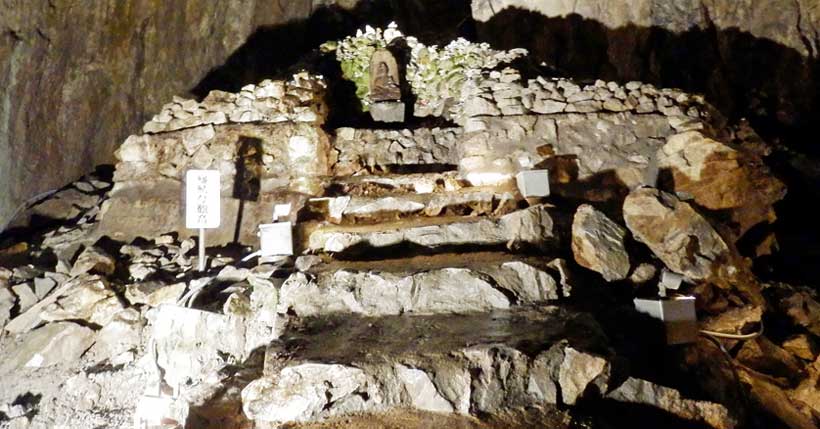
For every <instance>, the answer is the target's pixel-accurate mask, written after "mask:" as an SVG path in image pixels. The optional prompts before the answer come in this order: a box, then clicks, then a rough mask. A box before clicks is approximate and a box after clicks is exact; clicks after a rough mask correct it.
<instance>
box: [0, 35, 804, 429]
mask: <svg viewBox="0 0 820 429" xmlns="http://www.w3.org/2000/svg"><path fill="white" fill-rule="evenodd" d="M385 37H392V38H404V36H402V35H401V34H400V33H398V31H397V30H396V28H395V27H389V28H388V29H387V30H384V31H382V30H375V29H373V28H365V29H364V30H363V31H362V32H361V33H360V34H357V35H356V36H351V38H348V39H345V41H344V42H343V43H342V46H341V48H340V47H338V46H337V52H336V53H337V54H338V55H335V56H334V58H335V60H338V61H342V64H348V63H346V62H345V61H349V60H352V59H351V58H347V59H345V58H344V55H345V54H344V53H345V52H347V53H350V51H349V50H350V49H354V50H355V49H363V50H367V49H369V48H370V47H373V45H374V44H378V43H380V41H382V40H383V39H384V38H385ZM405 40H406V41H407V38H405ZM409 42H410V43H409V45H412V46H413V47H414V48H413V49H415V50H416V51H414V52H411V53H410V59H411V64H410V65H409V66H408V68H411V69H413V71H412V72H408V75H407V76H409V77H410V78H412V79H413V81H412V82H410V85H411V87H412V88H413V91H415V93H414V94H415V95H417V96H418V97H419V98H416V100H415V104H416V106H422V108H421V109H419V110H416V111H414V113H415V114H416V116H420V117H423V118H424V119H419V118H413V119H408V121H407V123H404V124H395V126H390V127H389V128H385V129H371V128H364V127H367V126H368V124H369V123H368V122H363V123H358V124H355V126H356V127H362V128H353V127H351V126H350V125H354V124H345V123H342V124H339V123H335V122H334V123H333V125H332V127H325V126H323V124H325V120H326V119H328V120H330V119H329V118H333V121H337V122H338V121H339V120H340V119H339V116H335V117H334V116H333V114H332V113H333V111H332V109H333V108H334V107H336V108H338V107H339V106H334V105H332V104H328V101H339V100H338V94H336V95H333V94H334V93H333V91H335V90H336V89H337V88H333V87H332V85H331V86H327V85H326V84H327V83H331V84H334V83H335V82H334V81H333V79H335V78H334V77H330V78H329V80H328V81H325V78H324V77H321V76H318V75H316V74H308V73H297V74H296V75H290V76H288V77H287V78H285V79H278V80H267V81H263V82H259V83H258V84H255V85H250V86H247V87H243V88H241V89H239V90H238V91H237V92H236V93H227V92H220V91H214V92H212V93H211V94H209V95H208V96H206V97H205V98H204V99H203V100H202V101H196V100H187V99H182V98H177V99H174V100H172V102H170V103H168V104H166V105H165V106H164V107H163V109H162V110H161V111H160V112H159V113H158V114H157V115H156V116H155V117H154V118H153V119H152V120H151V121H150V122H149V123H148V124H146V126H145V127H144V128H143V130H142V132H143V134H140V135H135V136H132V137H129V138H128V139H127V140H126V141H125V142H124V143H123V144H122V146H121V147H120V150H119V151H118V152H117V157H118V160H119V163H118V164H117V166H116V169H115V170H114V171H113V172H112V171H110V169H109V170H108V171H106V170H104V169H103V170H100V171H98V172H95V174H93V175H89V176H86V177H83V178H81V179H80V180H78V181H77V182H76V183H74V184H72V185H70V186H67V187H66V188H65V189H63V190H60V191H59V192H56V193H54V194H53V195H48V196H45V197H44V199H43V200H41V201H39V202H38V203H36V204H34V205H32V206H31V207H28V208H27V209H26V210H25V211H24V213H23V214H22V216H21V219H29V220H30V223H29V226H28V227H19V228H18V229H14V230H11V231H10V232H8V233H7V234H4V235H2V236H0V243H2V244H0V327H1V328H2V329H3V333H2V335H0V358H2V362H3V363H2V364H0V368H2V370H3V371H0V384H2V385H3V387H4V388H3V389H0V426H2V427H5V426H10V427H101V426H103V427H104V426H115V427H120V426H127V425H133V424H134V422H135V421H136V422H137V424H145V425H152V424H155V425H157V424H160V423H161V422H165V423H167V426H170V427H189V428H193V427H196V428H207V427H214V428H215V427H259V428H263V427H275V426H282V427H323V426H326V427H353V428H356V427H369V426H368V424H371V423H373V422H379V423H375V424H376V425H377V427H380V426H378V425H379V424H381V425H382V426H385V427H390V425H391V424H394V425H397V424H398V425H399V427H414V425H415V427H436V425H438V424H452V425H454V427H543V426H545V425H546V426H549V427H560V428H569V427H630V428H631V427H712V428H719V429H724V428H733V427H744V425H758V426H761V427H779V426H782V425H783V424H785V425H787V426H790V427H814V426H813V425H815V423H816V422H814V421H813V420H812V419H815V417H814V416H815V415H816V412H817V409H818V408H817V403H818V398H817V395H816V394H815V391H816V389H815V387H816V383H817V378H818V373H820V371H818V369H817V362H816V361H817V351H818V350H817V344H818V341H819V340H818V338H819V337H818V335H820V334H818V332H820V329H819V328H818V326H820V325H818V323H817V322H818V321H817V317H816V313H818V311H814V309H815V307H817V308H820V305H818V302H820V300H818V297H817V294H816V291H814V290H813V288H811V287H806V286H792V285H787V284H784V283H778V282H768V283H766V282H764V281H762V279H761V278H760V277H762V276H763V274H762V273H764V272H765V267H766V262H767V259H766V258H765V257H764V256H762V255H764V254H765V252H764V251H763V250H765V249H764V247H767V246H766V245H765V244H766V243H767V240H768V243H769V245H768V247H767V248H768V249H769V252H770V253H771V252H774V251H776V246H775V245H774V244H773V243H772V242H771V240H769V239H767V238H766V237H767V235H766V233H767V232H768V230H767V229H768V228H771V227H772V226H773V225H775V223H774V222H776V216H774V212H773V210H774V209H775V208H776V207H777V204H778V203H777V202H778V201H779V200H780V198H782V195H783V187H782V184H781V183H780V182H779V181H778V179H776V178H774V177H773V176H772V174H771V171H770V170H768V169H765V168H757V164H756V163H758V162H761V160H762V159H763V157H765V156H766V153H765V151H763V150H759V149H760V148H759V145H757V146H756V145H754V144H753V142H751V143H750V141H745V140H743V139H742V138H741V137H738V136H739V133H741V131H742V130H741V131H737V130H736V129H734V128H733V129H726V128H725V124H724V122H723V119H722V118H720V117H719V116H718V115H715V114H714V111H713V110H712V109H711V108H710V107H709V105H708V103H706V102H705V101H704V100H703V99H702V98H701V97H699V96H697V95H692V94H687V93H684V92H682V91H680V90H675V89H665V88H656V87H654V86H652V85H646V84H642V83H639V82H629V83H625V84H622V83H616V82H606V81H603V80H599V81H595V82H592V81H590V82H582V83H581V82H575V81H572V80H569V79H561V78H549V77H544V76H541V77H538V76H535V75H532V74H531V73H525V71H524V70H521V71H519V70H517V69H514V68H512V67H508V66H507V65H509V64H511V63H510V62H509V61H511V60H512V59H514V58H518V57H521V56H522V55H524V53H523V52H522V51H519V50H515V51H496V50H493V49H491V48H489V47H488V46H482V45H476V44H472V43H470V42H468V41H466V40H456V41H454V42H453V43H451V44H449V45H447V46H446V47H444V48H442V49H438V48H434V47H429V46H427V47H424V46H422V45H420V42H418V40H409ZM357 44H360V45H357ZM409 45H408V46H409ZM421 47H424V48H425V49H427V50H426V51H424V53H423V52H421V51H420V49H421ZM325 48H328V47H327V46H325V47H324V48H323V49H325ZM328 49H330V48H328ZM354 53H355V52H354ZM454 53H470V54H471V55H479V56H480V58H478V59H479V60H481V61H478V62H477V63H476V64H478V63H480V64H478V65H470V64H468V62H469V61H467V62H465V60H464V58H469V57H463V58H462V57H459V58H455V57H453V58H449V57H447V56H448V55H452V54H454ZM355 54H356V55H358V54H359V53H355ZM424 55H428V56H433V57H435V56H436V55H444V56H445V57H443V58H445V59H446V60H447V61H450V60H452V63H449V65H448V63H447V61H445V60H442V59H441V58H439V59H438V60H436V61H431V62H427V63H424V64H422V63H421V62H415V63H413V61H420V60H419V59H420V58H423V56H424ZM485 55H486V57H485ZM340 57H341V59H339V58H340ZM356 58H358V56H357V57H356ZM332 59H333V58H331V60H332ZM446 67H454V68H456V69H458V70H459V74H458V75H457V76H455V75H453V76H455V77H453V76H451V78H450V79H442V77H441V76H439V75H436V77H431V79H433V80H434V81H435V82H438V85H439V86H438V87H437V89H436V91H430V90H429V88H427V89H425V88H421V87H419V86H418V83H419V82H418V79H419V77H420V76H423V75H424V73H427V72H431V71H436V70H438V69H441V68H446ZM349 71H350V70H348V72H349ZM413 85H415V86H413ZM326 90H328V91H331V94H328V92H326ZM342 117H345V116H344V115H342ZM371 125H372V124H371ZM727 136H731V137H727ZM747 137H748V136H747ZM727 139H731V141H728V140H727ZM747 140H748V139H747ZM752 140H753V139H752ZM191 168H211V169H216V170H219V172H220V176H221V180H222V186H221V189H220V199H221V202H222V226H221V227H220V228H218V229H214V230H209V231H207V233H206V237H207V240H206V243H207V244H208V245H207V249H206V260H205V261H204V262H205V268H204V271H201V272H200V271H199V270H198V269H197V267H198V266H199V262H200V261H199V256H198V255H197V252H196V250H195V248H196V246H197V244H198V243H197V240H198V238H194V237H193V236H192V235H196V231H192V230H188V229H186V228H184V224H183V223H182V220H181V219H182V218H183V217H182V213H181V210H182V206H183V200H182V199H181V198H180V195H181V194H182V191H183V189H184V186H185V183H184V175H185V171H186V170H188V169H191ZM532 169H547V170H548V175H549V180H550V183H549V185H550V189H551V190H552V191H554V193H553V195H550V196H530V195H529V194H527V196H526V197H525V196H524V195H521V191H519V190H517V188H516V186H515V181H514V177H515V175H516V174H517V173H519V172H522V171H528V170H532ZM655 176H658V177H655ZM656 179H657V180H656ZM739 194H743V195H739ZM284 204H289V205H290V211H289V212H288V213H287V214H282V215H280V217H279V218H278V220H280V221H282V220H287V221H289V222H291V223H292V224H293V226H294V227H293V230H292V231H291V232H292V238H293V242H292V244H293V245H294V252H293V253H294V254H293V255H275V256H269V255H263V256H261V257H260V256H259V255H258V254H254V255H250V256H249V254H251V253H252V252H254V251H255V250H256V249H257V246H258V245H259V238H258V237H257V236H256V231H257V228H258V226H259V224H262V223H270V222H272V221H273V208H274V206H277V205H284ZM24 223H25V222H23V223H21V224H20V225H23V224H24ZM750 248H753V251H749V249H750ZM246 256H249V257H246ZM762 268H763V269H762ZM627 279H628V281H627ZM658 282H664V285H659V284H657V283H658ZM670 282H671V283H674V285H670V284H669V283H670ZM660 286H663V288H664V290H666V289H668V291H667V293H669V294H673V295H687V296H693V297H695V302H696V303H697V304H696V305H697V307H696V313H695V315H696V317H697V319H698V320H697V321H686V320H680V321H673V322H672V323H669V324H666V325H665V324H663V323H661V322H660V321H658V320H656V319H652V318H650V317H648V316H646V315H643V314H639V313H637V312H636V311H635V308H634V303H633V299H634V298H636V297H637V298H648V299H657V298H658V291H659V287H660ZM764 324H765V325H766V326H765V329H764V326H763V325H764ZM678 325H681V326H683V325H685V326H687V329H695V326H697V327H698V328H700V329H703V331H701V333H702V334H703V335H701V336H700V337H698V338H697V339H696V341H695V342H692V343H688V344H684V345H679V346H674V347H667V345H666V344H665V342H664V340H665V338H666V337H667V336H665V335H664V331H665V330H667V329H674V328H676V327H677V326H678ZM761 331H763V332H762V334H761V333H760V332H761ZM692 337H694V336H692ZM368 417H372V420H370V421H368V420H367V418H368ZM395 422H401V424H399V423H395ZM425 425H426V426H425ZM431 425H432V426H431ZM371 426H372V425H371Z"/></svg>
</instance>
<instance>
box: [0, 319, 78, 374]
mask: <svg viewBox="0 0 820 429" xmlns="http://www.w3.org/2000/svg"><path fill="white" fill-rule="evenodd" d="M93 343H94V331H92V330H91V329H88V328H86V327H83V326H80V325H77V324H76V323H71V322H60V323H52V324H49V325H46V326H44V327H42V328H40V329H37V330H35V331H32V332H29V333H28V334H26V335H25V337H24V338H23V339H22V342H21V343H20V345H19V346H18V347H17V348H16V349H15V350H14V353H12V355H11V356H9V357H8V358H7V359H5V360H4V361H3V363H2V366H1V367H0V374H6V373H8V372H9V371H13V370H17V369H20V368H22V367H24V366H25V367H41V366H48V365H54V364H56V363H59V362H63V361H71V360H76V359H77V358H79V357H80V355H81V354H83V353H84V352H85V351H86V350H87V349H88V348H89V347H90V346H91V344H93Z"/></svg>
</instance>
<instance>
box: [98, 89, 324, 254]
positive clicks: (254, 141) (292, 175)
mask: <svg viewBox="0 0 820 429" xmlns="http://www.w3.org/2000/svg"><path fill="white" fill-rule="evenodd" d="M324 91H325V85H324V82H323V81H322V80H321V79H316V78H314V77H312V76H310V75H308V74H307V73H299V74H297V75H295V76H293V79H291V80H289V81H281V80H277V81H271V80H266V81H264V82H262V83H261V84H260V85H258V86H256V85H248V86H246V87H244V88H243V90H242V91H240V92H239V94H230V93H225V92H221V91H213V92H211V94H209V95H208V96H207V97H206V98H205V99H204V100H203V101H202V102H201V103H197V102H196V100H185V99H181V98H177V100H176V101H174V102H171V103H168V104H167V105H165V107H164V108H163V110H162V112H161V113H159V114H158V115H156V116H155V117H154V118H153V119H152V120H151V121H150V122H148V123H147V124H146V125H145V127H144V131H145V133H146V134H142V135H132V136H130V137H128V139H126V140H125V142H124V143H123V144H122V146H120V148H119V149H118V150H117V152H116V153H115V155H116V157H117V159H118V160H119V163H117V170H116V172H115V173H114V181H115V183H116V185H115V186H114V189H112V191H111V194H110V197H111V198H110V199H109V200H108V201H106V203H105V204H104V205H103V207H102V210H101V211H102V214H103V216H104V218H105V222H103V223H102V224H101V234H104V235H108V236H110V237H113V238H115V239H125V240H126V241H130V240H131V239H133V238H134V237H136V236H140V235H141V236H143V237H150V236H152V235H155V234H161V233H163V232H171V231H178V232H179V233H180V234H181V235H183V236H184V235H187V234H188V233H189V232H190V231H188V230H186V229H185V225H184V223H183V221H182V219H183V216H182V215H183V209H184V208H183V207H182V206H181V202H182V200H181V198H180V196H181V195H182V194H183V193H184V190H183V188H184V186H183V185H184V182H185V172H186V170H188V169H192V168H193V169H214V170H218V171H219V172H220V177H221V181H220V185H221V189H220V195H221V197H222V200H223V202H222V206H223V210H222V222H221V227H220V228H218V229H217V230H216V231H215V232H214V234H213V238H212V239H213V240H214V242H216V243H228V242H230V241H231V240H233V239H234V238H235V234H236V237H239V238H242V239H244V240H249V239H250V238H249V235H250V237H253V233H254V232H253V231H254V230H255V229H256V225H257V224H258V222H259V220H260V219H268V218H270V213H271V210H272V207H273V202H272V201H270V199H269V198H268V197H269V196H270V195H271V194H282V193H289V192H302V193H305V194H312V193H315V192H317V191H316V188H317V187H321V186H320V184H319V182H321V180H320V179H319V178H318V177H320V176H326V175H328V173H329V160H328V152H329V145H328V139H327V136H326V135H325V132H324V131H323V130H322V129H321V128H320V125H321V124H322V123H323V122H324V120H325V111H326V107H325V105H324V102H323V99H324ZM158 213H167V214H169V216H158V215H157V214H158ZM243 234H244V235H243Z"/></svg>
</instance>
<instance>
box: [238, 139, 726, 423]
mask: <svg viewBox="0 0 820 429" xmlns="http://www.w3.org/2000/svg"><path fill="white" fill-rule="evenodd" d="M346 133H348V134H350V135H367V136H372V135H380V134H381V133H382V132H381V131H378V130H354V131H346ZM385 133H387V132H386V131H385ZM393 133H396V134H398V135H402V136H413V135H417V134H418V135H422V136H427V135H429V134H431V133H432V132H431V131H424V130H422V131H414V132H410V131H406V132H401V131H399V132H393ZM337 147H338V146H337ZM413 162H414V163H415V165H416V167H419V166H421V167H420V168H415V170H424V167H423V165H424V162H425V161H424V160H423V159H421V160H419V159H416V160H414V161H413ZM429 162H430V163H431V164H437V161H436V160H435V159H433V160H430V161H429ZM379 171H385V172H384V173H382V174H379ZM330 183H331V184H330V185H329V186H328V188H327V189H329V193H330V194H331V196H323V197H316V198H312V199H309V200H308V201H307V202H306V203H305V206H304V208H303V209H302V210H301V211H300V212H299V217H300V219H302V218H303V220H304V222H299V223H298V228H299V233H298V234H297V236H299V237H301V243H299V245H298V246H297V247H298V248H299V249H300V250H301V252H302V254H303V256H300V257H299V258H298V259H297V262H296V266H297V269H296V270H295V271H294V272H293V273H292V274H290V275H289V276H288V277H287V278H286V279H285V281H284V283H282V285H281V287H279V289H278V296H277V300H276V307H275V312H276V314H278V317H280V318H281V319H280V321H281V324H279V326H284V328H283V329H281V330H280V331H279V337H278V339H276V340H274V341H273V342H271V343H270V344H269V345H268V346H267V348H266V350H265V353H264V365H263V369H262V376H261V377H260V378H257V379H256V380H254V381H252V382H251V383H250V384H248V385H247V386H246V387H245V388H244V389H243V390H242V395H241V396H242V407H243V411H244V414H245V416H246V417H247V418H249V419H251V420H253V421H254V424H255V427H259V428H264V427H280V426H279V425H287V427H298V425H299V424H317V425H320V424H321V422H323V421H327V420H328V419H334V418H343V417H345V416H351V415H359V416H360V415H363V414H364V415H367V414H374V415H375V414H379V415H382V414H384V413H415V412H431V413H445V414H450V415H457V416H464V417H465V418H469V417H481V416H495V415H504V414H506V413H515V412H522V410H527V409H530V410H532V409H537V410H540V411H539V412H541V413H547V414H549V413H560V412H561V411H560V410H561V409H562V407H564V406H568V405H570V406H571V405H574V404H575V403H576V402H577V401H581V400H582V399H583V398H595V397H598V398H600V397H604V396H606V395H608V392H611V391H612V392H618V390H613V388H614V387H617V386H615V385H613V384H619V383H620V382H621V381H622V380H619V381H617V382H616V381H615V380H614V379H613V372H614V369H613V362H614V359H615V353H614V352H613V350H612V349H611V348H610V346H609V345H608V341H607V339H606V336H605V335H604V333H603V330H602V329H601V327H600V326H599V325H598V322H596V321H595V319H594V318H593V317H592V316H590V315H589V314H586V313H582V312H578V311H575V310H571V309H569V307H568V306H566V305H564V304H563V303H562V301H563V300H565V299H566V298H568V297H569V296H570V295H571V289H572V286H571V283H570V281H569V279H568V269H567V264H566V262H565V261H564V260H563V259H561V258H560V257H558V253H557V243H558V241H559V237H558V233H557V231H556V230H555V229H556V228H555V222H554V221H553V217H552V216H551V214H550V213H551V212H554V211H555V210H556V209H555V207H553V206H551V205H550V204H549V203H548V201H549V199H548V198H546V199H544V198H541V199H539V198H534V199H533V198H530V199H525V198H523V197H522V196H521V195H520V193H519V192H518V190H517V189H516V187H515V186H514V184H513V182H511V181H510V180H506V181H501V182H499V183H497V184H495V185H481V186H472V185H471V184H470V183H469V182H467V181H465V180H462V179H460V177H459V176H458V175H457V174H456V172H455V171H442V172H433V173H430V172H423V173H418V172H412V171H411V172H407V173H403V174H402V173H397V172H395V171H393V172H387V169H384V170H380V169H378V168H376V169H374V171H372V172H371V173H369V174H362V175H357V176H337V177H333V178H332V179H330ZM550 255H552V256H550ZM307 261H309V262H310V263H307ZM630 380H633V379H630ZM631 382H633V383H639V382H643V381H642V380H634V381H631ZM648 385H649V386H651V387H654V388H659V386H656V385H654V384H651V383H649V384H648ZM619 394H621V396H620V397H618V398H619V399H617V400H621V401H624V402H629V401H630V400H633V399H635V398H634V395H631V394H628V393H627V394H623V392H621V393H619ZM680 401H683V402H680ZM687 401H688V402H687ZM679 403H685V406H681V407H680V409H682V410H683V409H686V410H689V411H687V412H691V410H693V409H695V410H699V412H700V411H703V410H706V411H709V412H711V414H708V413H707V414H708V415H709V416H710V417H709V418H712V419H713V421H705V420H703V418H702V416H703V414H701V413H699V412H691V414H693V416H689V417H691V418H692V419H694V420H698V419H700V420H701V421H702V422H703V423H707V424H708V425H714V426H715V427H731V424H732V423H731V419H730V417H729V416H728V414H726V412H725V409H723V408H722V407H720V406H716V405H714V404H709V403H703V402H699V401H690V400H685V399H680V398H679ZM709 407H713V408H714V409H712V408H709ZM715 407H716V408H715ZM679 414H680V413H679ZM507 423H509V424H511V425H513V426H514V422H507ZM309 427H313V426H309ZM418 427H422V426H418ZM520 427H526V425H524V426H520Z"/></svg>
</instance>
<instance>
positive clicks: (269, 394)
mask: <svg viewBox="0 0 820 429" xmlns="http://www.w3.org/2000/svg"><path fill="white" fill-rule="evenodd" d="M366 382H367V379H366V377H365V374H364V372H363V371H362V370H361V369H358V368H351V367H346V366H343V365H332V364H315V363H308V364H303V365H298V366H292V367H288V368H285V369H284V370H282V372H281V374H280V375H279V379H278V380H277V382H275V383H274V382H272V380H269V379H261V380H258V381H256V382H254V383H251V385H250V386H248V387H247V388H246V389H245V390H243V391H242V397H243V403H244V407H245V413H246V414H248V415H251V416H254V418H255V419H259V420H263V421H265V420H266V421H296V422H300V421H309V420H311V419H313V418H315V417H318V416H319V415H320V414H321V413H322V412H323V411H325V407H326V405H327V404H328V403H334V402H337V404H336V407H337V408H339V407H342V408H346V410H347V411H358V409H356V408H359V409H361V408H362V407H361V405H359V407H356V408H350V406H351V405H353V404H349V403H351V402H353V401H351V397H352V398H356V395H354V394H355V393H357V392H358V393H360V394H361V393H364V394H366V393H367V390H366ZM341 399H347V401H340V400H341ZM354 401H355V399H354ZM359 401H362V402H363V400H362V399H361V397H359ZM353 403H354V404H355V402H353ZM346 404H347V405H346ZM337 412H338V411H337ZM329 414H330V415H333V414H335V413H334V409H333V408H331V409H330V410H329Z"/></svg>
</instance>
